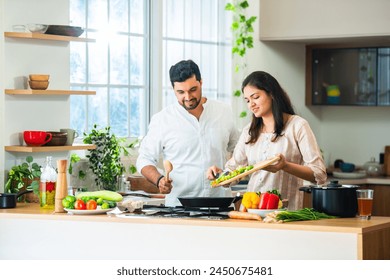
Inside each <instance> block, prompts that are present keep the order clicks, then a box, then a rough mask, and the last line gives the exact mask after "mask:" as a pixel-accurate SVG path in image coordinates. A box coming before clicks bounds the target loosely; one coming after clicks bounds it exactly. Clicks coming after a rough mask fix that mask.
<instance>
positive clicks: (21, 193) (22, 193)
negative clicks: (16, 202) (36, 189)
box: [16, 190, 32, 198]
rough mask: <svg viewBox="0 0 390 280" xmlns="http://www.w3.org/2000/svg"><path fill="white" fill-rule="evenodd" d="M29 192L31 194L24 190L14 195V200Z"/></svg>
mask: <svg viewBox="0 0 390 280" xmlns="http://www.w3.org/2000/svg"><path fill="white" fill-rule="evenodd" d="M30 192H32V190H24V191H22V192H20V193H18V194H17V195H16V198H18V197H19V196H21V195H24V194H26V193H30Z"/></svg>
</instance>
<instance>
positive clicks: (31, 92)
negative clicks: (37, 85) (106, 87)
mask: <svg viewBox="0 0 390 280" xmlns="http://www.w3.org/2000/svg"><path fill="white" fill-rule="evenodd" d="M4 92H5V94H10V95H95V94H96V91H93V90H52V89H45V90H34V89H6V90H5V91H4Z"/></svg>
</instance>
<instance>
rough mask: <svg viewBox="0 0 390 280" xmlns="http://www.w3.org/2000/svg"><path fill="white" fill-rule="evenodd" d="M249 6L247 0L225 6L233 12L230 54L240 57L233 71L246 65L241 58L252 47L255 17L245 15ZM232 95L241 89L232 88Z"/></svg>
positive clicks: (233, 0)
mask: <svg viewBox="0 0 390 280" xmlns="http://www.w3.org/2000/svg"><path fill="white" fill-rule="evenodd" d="M248 7H249V3H248V1H247V0H232V1H231V2H229V3H227V4H226V6H225V10H226V11H231V12H232V13H233V22H232V25H231V30H232V35H233V45H232V54H233V56H238V57H239V58H241V59H240V60H239V61H240V62H241V63H237V64H236V65H235V67H234V71H235V72H236V73H238V72H239V71H240V70H243V69H245V68H246V67H247V65H246V63H245V61H244V60H243V59H242V58H244V56H245V55H246V52H247V49H251V48H253V32H254V29H253V23H254V22H255V21H256V19H257V17H255V16H251V17H247V16H246V15H245V11H246V9H247V8H248ZM233 95H234V96H236V97H240V96H241V90H240V89H237V90H234V92H233ZM246 115H247V112H246V111H243V112H241V113H240V118H244V117H246Z"/></svg>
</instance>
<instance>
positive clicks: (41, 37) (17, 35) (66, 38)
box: [4, 32, 96, 42]
mask: <svg viewBox="0 0 390 280" xmlns="http://www.w3.org/2000/svg"><path fill="white" fill-rule="evenodd" d="M4 37H9V38H22V39H38V40H51V41H65V42H69V41H76V42H96V40H95V39H89V38H80V37H72V36H60V35H51V34H41V33H27V32H4Z"/></svg>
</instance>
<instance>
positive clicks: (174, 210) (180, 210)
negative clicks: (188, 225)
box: [143, 205, 234, 220]
mask: <svg viewBox="0 0 390 280" xmlns="http://www.w3.org/2000/svg"><path fill="white" fill-rule="evenodd" d="M145 206H147V205H144V210H143V214H144V215H146V216H154V217H163V218H202V219H213V220H221V219H226V218H227V217H228V214H227V213H228V212H229V211H232V210H234V208H233V207H228V208H226V207H225V208H219V207H211V208H204V207H202V208H199V207H186V208H184V207H182V206H177V207H166V206H152V205H150V206H147V207H145Z"/></svg>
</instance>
